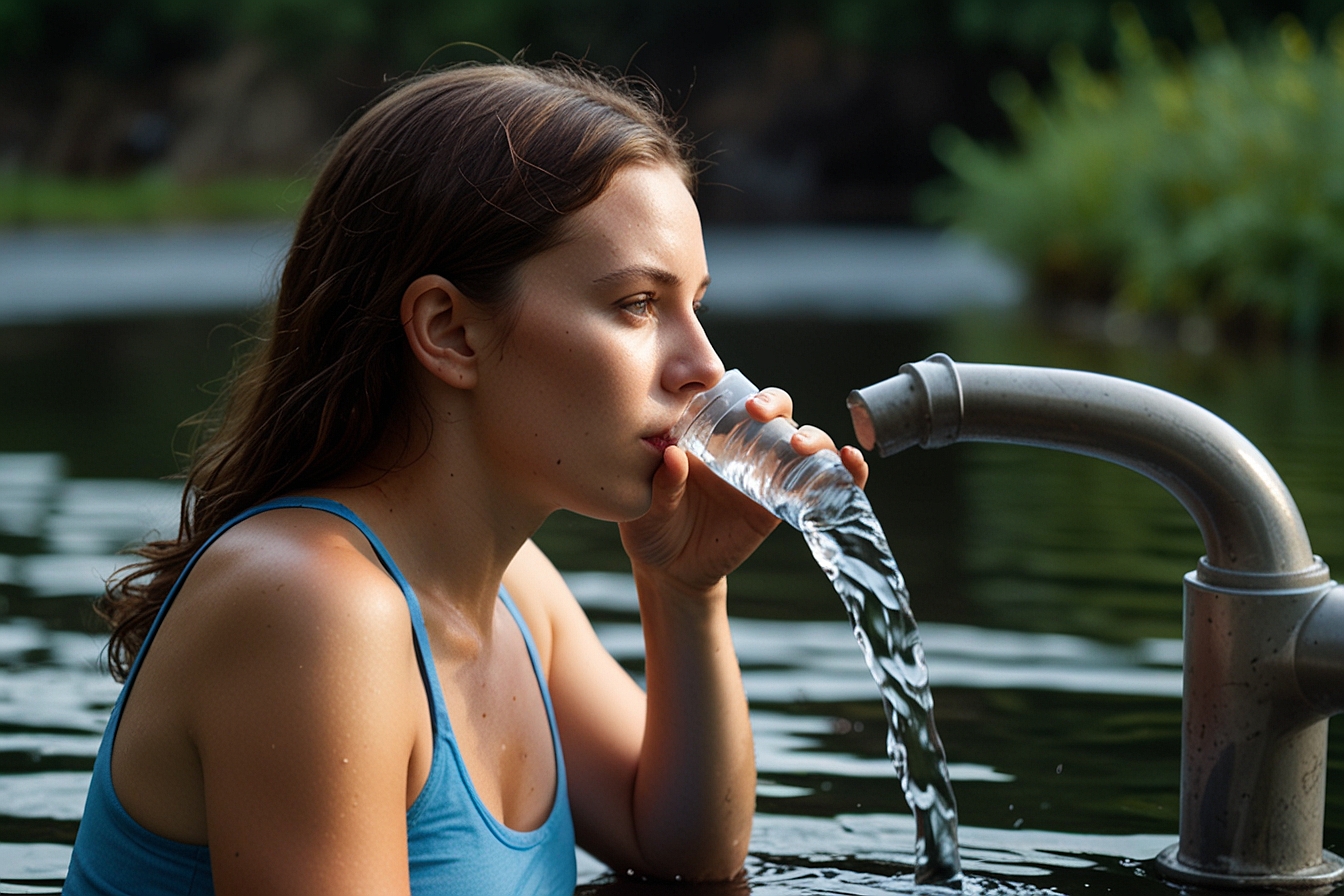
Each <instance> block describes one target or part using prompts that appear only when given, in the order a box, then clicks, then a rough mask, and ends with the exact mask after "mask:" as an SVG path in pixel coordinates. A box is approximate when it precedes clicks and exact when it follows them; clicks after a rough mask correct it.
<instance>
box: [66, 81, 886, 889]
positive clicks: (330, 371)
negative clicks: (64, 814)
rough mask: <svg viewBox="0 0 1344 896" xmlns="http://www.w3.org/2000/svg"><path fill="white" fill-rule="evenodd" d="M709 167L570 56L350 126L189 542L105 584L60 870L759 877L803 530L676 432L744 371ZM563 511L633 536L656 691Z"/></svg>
mask: <svg viewBox="0 0 1344 896" xmlns="http://www.w3.org/2000/svg"><path fill="white" fill-rule="evenodd" d="M693 183H694V172H693V169H692V167H691V163H690V162H689V154H688V151H687V148H686V146H685V145H683V143H682V142H681V141H680V140H679V139H678V136H677V134H676V132H675V130H673V129H672V128H671V127H669V125H668V123H667V121H666V120H665V119H664V118H663V117H662V115H661V114H660V113H659V112H658V111H657V107H656V106H655V104H653V103H652V102H650V101H647V100H646V99H645V98H643V97H641V95H640V94H638V93H636V92H634V91H632V90H630V89H629V88H627V87H625V86H622V85H620V84H619V83H614V82H610V81H607V80H603V79H601V78H598V77H596V76H593V75H590V74H588V73H585V72H580V71H575V70H573V69H566V68H560V67H555V68H551V67H543V68H537V67H526V66H520V65H490V66H475V67H464V68H457V69H453V70H450V71H447V72H443V73H439V74H435V75H431V76H429V77H425V78H422V79H419V80H416V81H413V82H411V83H409V84H407V85H405V86H403V87H401V88H400V89H398V90H396V91H395V92H393V93H392V94H391V95H390V96H388V97H387V98H385V99H384V100H382V101H381V102H380V103H378V104H377V105H376V106H374V107H373V108H372V109H371V110H370V111H369V112H367V113H366V114H365V115H364V116H363V117H362V118H361V119H360V120H359V121H358V122H357V123H356V124H355V125H354V126H353V127H352V128H351V129H350V131H349V132H348V133H347V134H346V135H345V136H344V137H343V139H342V140H341V141H340V143H339V144H338V145H337V147H336V148H335V150H334V153H333V155H332V157H331V159H330V161H329V162H328V163H327V165H326V167H325V169H324V170H323V172H322V174H321V177H320V178H319V179H318V182H317V185H316V187H315V188H314V191H313V194H312V197H311V198H310V199H309V201H308V205H307V207H306V208H305V210H304V213H303V216H302V219H301V221H300V223H299V227H298V230H297V233H296V235H295V239H294V244H293V248H292V249H291V251H290V254H289V257H288V259H287V262H286V265H285V269H284V274H283V277H282V280H281V284H280V290H279V296H278V300H277V304H276V308H275V317H274V322H273V325H272V328H271V332H270V333H269V335H268V336H267V338H266V339H265V341H264V343H263V344H262V346H261V348H260V350H259V351H258V353H257V354H256V355H255V357H254V358H253V359H252V360H251V362H250V363H249V364H248V365H247V366H246V367H245V369H244V370H243V371H242V373H241V374H240V375H239V376H238V377H237V380H236V382H235V383H234V384H233V387H232V390H231V394H230V398H229V400H228V404H227V407H226V409H225V411H224V414H223V416H222V420H221V422H220V424H219V426H218V427H217V429H216V430H215V432H214V433H213V435H212V436H211V437H210V438H209V439H208V440H207V441H206V442H205V444H204V446H203V447H202V448H201V449H200V450H199V451H198V453H197V455H196V457H195V459H194V462H193V465H192V467H191V469H190V472H189V475H188V481H187V497H186V498H185V499H184V502H183V514H182V522H181V530H180V534H179V536H178V537H177V538H176V539H172V540H167V541H159V542H155V543H152V544H150V545H148V546H147V547H146V548H145V549H144V550H143V552H142V553H143V555H144V557H145V558H146V560H145V562H144V563H143V564H141V565H140V566H139V567H137V568H135V569H134V570H132V572H131V574H130V576H129V577H128V578H126V579H124V580H123V581H122V582H120V583H119V585H117V586H116V587H114V588H113V589H112V591H111V593H110V596H109V599H108V601H107V613H108V615H109V617H110V619H111V622H112V624H113V635H112V642H111V647H110V659H111V663H112V667H113V670H114V672H115V673H117V674H118V675H119V676H120V677H122V678H124V680H125V682H126V686H125V688H124V690H123V693H122V696H121V699H120V700H119V701H118V703H117V705H116V707H115V708H114V710H113V713H112V716H111V720H110V722H109V724H108V728H107V733H106V735H105V737H104V740H103V746H102V749H101V750H100V752H99V755H98V759H97V763H96V765H95V769H94V775H93V784H92V787H91V789H90V793H89V800H88V805H87V809H86V812H85V815H84V819H83V822H82V824H81V827H80V831H79V836H78V839H77V841H76V844H75V850H74V856H73V859H72V861H71V866H70V875H69V878H68V880H67V882H66V891H65V892H66V893H68V894H72V896H80V894H89V893H98V894H103V893H116V894H122V893H135V894H151V896H153V894H160V893H165V894H166V893H174V894H185V893H192V894H195V893H211V892H218V893H230V894H271V893H274V894H286V896H300V894H308V893H311V894H325V896H330V894H343V893H374V894H406V893H415V894H417V896H420V894H429V893H454V894H459V893H460V894H476V893H495V892H498V893H511V894H523V893H528V894H531V893H542V894H549V893H570V892H572V890H573V888H574V884H575V879H574V878H575V871H574V850H573V847H574V844H575V841H576V839H577V842H578V843H579V844H580V845H582V846H583V847H585V848H586V849H588V850H589V851H590V852H592V853H593V854H594V855H596V856H597V857H599V858H601V859H602V860H603V861H605V862H607V863H608V864H610V865H611V866H612V867H613V868H615V869H619V870H625V869H632V870H634V871H637V872H640V873H643V874H649V875H655V876H660V877H669V878H670V877H674V876H681V877H683V878H687V879H711V878H729V877H732V876H733V875H735V874H737V873H738V872H739V870H740V868H741V866H742V861H743V858H744V857H745V855H746V850H747V842H748V837H749V834H750V828H751V816H752V809H753V802H754V790H755V773H754V768H753V761H752V745H751V732H750V728H749V726H748V722H747V706H746V700H745V697H744V695H743V692H742V685H741V679H740V675H739V671H738V668H737V662H736V658H735V656H734V654H733V648H732V643H731V640H730V638H729V632H728V620H727V615H726V610H725V600H726V586H725V576H726V575H727V574H728V572H729V571H731V570H732V569H733V568H735V567H736V566H737V565H738V564H739V563H741V562H742V560H743V559H744V558H745V557H747V556H748V555H749V554H750V553H751V552H752V551H753V550H754V549H755V548H756V546H757V545H758V544H759V543H760V541H761V540H762V539H763V538H764V537H765V535H766V534H768V533H769V531H770V530H771V529H772V528H773V526H774V525H775V523H776V520H775V519H774V517H772V516H770V515H769V514H768V513H766V512H765V511H763V510H761V509H760V508H758V507H756V506H755V505H753V504H751V503H750V502H749V501H748V500H747V499H746V498H744V497H742V496H741V495H739V494H738V493H736V492H735V491H733V490H732V489H731V488H729V487H728V486H726V485H725V484H723V483H722V482H721V481H719V480H718V479H716V478H715V477H714V476H713V475H712V474H710V473H709V472H708V471H707V470H706V469H705V468H704V467H703V466H702V465H700V464H699V463H698V462H697V461H695V460H694V459H692V458H690V457H688V456H687V455H686V453H685V452H683V451H682V450H681V449H679V448H677V447H675V446H674V445H672V444H670V440H669V438H668V430H669V428H670V427H671V426H672V424H673V422H674V421H675V420H676V419H677V417H678V416H679V415H680V413H681V411H682V410H683V409H684V408H685V406H686V404H687V403H688V402H689V400H690V398H691V397H692V396H693V395H694V394H695V393H697V392H699V391H701V390H703V389H705V388H707V387H709V386H711V385H713V384H714V383H715V382H716V381H717V380H718V378H719V376H720V375H721V374H722V372H723V368H722V365H721V363H720V361H719V359H718V357H717V356H716V355H715V353H714V351H713V349H712V348H711V347H710V344H709V342H708V341H707V340H706V338H705V334H704V331H703V330H702V329H701V327H700V323H699V321H698V319H697V316H696V312H697V310H698V308H699V304H700V300H701V297H702V295H703V294H704V292H705V288H706V286H707V284H708V282H709V276H708V271H707V269H706V263H705V254H704V248H703V244H702V241H701V234H700V224H699V218H698V215H697V212H696V208H695V204H694V201H693V199H692V196H691V187H692V186H693ZM750 408H751V412H752V413H753V414H754V415H755V416H756V417H758V418H759V419H762V420H765V419H769V418H772V417H775V416H787V415H788V414H789V413H790V410H791V406H790V402H789V399H788V397H787V396H786V395H785V394H783V393H782V392H779V391H778V390H767V391H766V392H764V393H761V395H759V396H757V397H756V398H754V399H753V400H752V403H751V404H750ZM794 444H795V446H796V447H797V448H798V449H799V450H801V451H804V452H812V451H817V450H821V449H823V448H833V445H832V443H831V442H830V440H829V438H827V437H826V436H825V435H824V434H823V433H821V432H819V431H817V430H815V429H811V428H807V427H804V428H803V429H802V430H801V431H800V433H799V435H797V436H795V439H794ZM842 456H843V457H844V459H845V462H846V465H847V466H848V467H849V469H850V470H851V471H852V472H853V473H854V475H855V476H856V478H858V479H859V480H860V481H862V480H863V479H865V478H866V475H867V469H866V466H865V465H864V462H863V459H862V457H861V456H860V455H859V453H858V452H857V451H856V450H854V449H852V448H847V449H845V450H844V451H843V452H842ZM558 508H567V509H569V510H573V511H577V512H579V513H583V514H587V515H589V516H593V517H597V518H601V519H607V520H615V521H618V522H620V526H621V529H620V531H621V538H622V541H623V544H624V546H625V548H626V550H627V552H628V553H629V555H630V561H631V566H632V568H633V571H634V577H635V582H636V585H637V587H638V591H639V600H640V613H641V618H642V622H643V627H644V635H645V642H646V652H647V666H646V669H647V675H646V684H647V696H646V694H645V692H644V691H642V690H641V689H640V688H639V687H638V686H637V685H636V684H635V683H634V682H633V681H632V680H631V679H630V677H629V676H628V675H626V673H625V672H624V671H623V670H622V669H621V668H620V667H619V666H618V665H617V664H616V662H615V661H614V660H613V659H612V658H611V656H610V655H609V654H607V653H606V651H605V650H604V649H603V648H602V646H601V644H600V643H599V642H598V640H597V638H596V636H595V635H594V633H593V629H592V627H591V626H590V625H589V623H588V621H587V619H586V618H585V616H584V614H583V612H582V610H581V609H580V608H579V606H578V605H577V603H576V602H575V600H574V598H573V596H572V595H571V594H570V593H569V591H568V589H567V588H566V587H565V583H564V581H563V580H562V579H561V577H560V576H559V574H558V573H557V572H556V570H555V568H554V567H553V566H551V564H550V563H549V562H548V561H547V559H546V558H545V557H544V556H543V555H542V553H541V552H540V551H539V550H538V549H537V548H536V547H535V546H534V545H533V544H532V543H531V542H530V541H529V540H528V539H529V536H530V535H531V534H532V533H533V532H534V531H535V530H536V529H537V527H538V526H540V525H541V523H542V521H543V520H545V518H546V517H547V515H549V514H550V513H551V512H552V511H554V510H556V509H558Z"/></svg>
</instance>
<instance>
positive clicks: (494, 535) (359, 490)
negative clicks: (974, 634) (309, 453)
mask: <svg viewBox="0 0 1344 896" xmlns="http://www.w3.org/2000/svg"><path fill="white" fill-rule="evenodd" d="M416 430H418V431H420V432H421V433H422V435H421V436H420V437H418V438H406V437H405V433H406V429H405V428H403V427H394V428H392V429H390V430H389V433H388V435H387V436H386V437H385V438H384V439H383V442H382V444H381V445H380V447H379V448H378V450H376V451H375V452H374V453H373V454H372V455H371V456H370V457H369V458H368V459H367V460H366V461H365V462H364V463H362V464H361V465H360V466H359V467H357V468H356V469H354V470H352V471H350V472H349V473H347V474H345V475H344V476H342V477H340V478H339V479H337V480H336V481H334V482H333V483H331V484H330V485H328V486H327V487H324V488H321V489H318V490H317V492H318V493H320V494H322V495H324V496H326V497H330V498H333V499H335V500H338V501H341V502H342V503H344V504H346V505H347V506H349V507H350V508H351V510H353V511H354V512H355V513H357V514H358V515H359V516H360V518H361V519H363V520H364V521H365V522H366V523H368V524H369V526H371V527H372V528H373V530H374V531H375V532H376V533H377V534H378V537H379V538H380V539H382V541H383V543H384V544H385V545H386V546H387V549H388V551H390V552H391V554H392V556H393V558H394V559H395V560H396V562H397V565H398V567H400V569H401V571H402V574H403V575H405V576H406V579H407V581H408V582H410V584H411V587H412V588H413V589H414V590H415V593H416V596H417V597H418V598H419V599H420V602H421V605H422V607H424V609H425V610H426V612H427V613H432V612H434V611H443V612H449V613H451V614H452V615H455V616H460V617H461V618H463V619H464V620H465V621H467V622H468V623H469V624H471V625H472V626H473V627H476V628H477V629H478V630H479V631H481V632H482V633H488V632H489V630H490V626H491V620H492V618H493V613H494V607H495V598H496V595H497V594H498V591H499V586H500V581H501V580H502V578H503V576H504V571H505V569H506V568H507V567H508V565H509V564H510V563H511V562H512V561H513V558H514V555H516V554H517V553H518V550H519V549H520V548H521V547H522V546H523V543H524V542H525V541H526V540H527V539H528V538H530V537H531V535H532V533H533V532H535V531H536V530H537V528H538V527H539V526H540V525H541V523H542V522H543V521H544V520H545V518H546V516H547V515H548V514H549V512H550V508H544V507H536V506H531V505H530V504H528V503H527V502H525V501H524V500H522V499H521V498H520V497H519V496H517V495H514V494H511V493H510V490H509V489H507V488H505V487H503V486H502V485H501V484H500V483H497V482H495V477H494V476H492V471H491V469H490V466H489V464H488V463H486V462H485V458H482V457H481V455H480V452H479V451H477V450H475V446H473V445H472V444H471V442H470V439H469V438H467V434H468V432H469V430H470V427H465V426H455V425H452V422H451V421H446V420H435V421H434V425H433V426H430V427H425V426H418V427H416ZM424 430H428V432H427V433H426V432H424Z"/></svg>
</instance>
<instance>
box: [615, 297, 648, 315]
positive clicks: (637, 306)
mask: <svg viewBox="0 0 1344 896" xmlns="http://www.w3.org/2000/svg"><path fill="white" fill-rule="evenodd" d="M655 301H656V300H655V299H654V298H653V296H651V295H647V294H645V295H643V296H641V297H640V298H638V299H634V300H632V301H629V302H626V303H625V304H624V305H622V306H621V309H622V310H624V311H628V312H630V313H631V314H633V315H635V316H636V317H648V316H649V314H650V312H652V311H653V305H654V302H655Z"/></svg>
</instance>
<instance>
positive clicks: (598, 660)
mask: <svg viewBox="0 0 1344 896" xmlns="http://www.w3.org/2000/svg"><path fill="white" fill-rule="evenodd" d="M504 581H505V584H506V586H507V587H508V589H509V593H510V594H511V595H513V597H514V600H515V603H517V604H518V606H519V610H520V612H522V613H523V616H524V618H525V619H527V621H528V627H529V628H530V629H532V631H533V633H534V635H538V637H537V641H538V642H539V643H538V650H539V652H540V653H542V658H543V667H544V668H545V670H546V677H547V686H548V687H549V689H550V692H551V701H552V703H553V704H554V706H555V717H556V723H557V725H558V726H559V729H560V739H561V742H562V746H563V748H564V751H565V772H566V775H567V776H568V779H569V782H568V783H569V798H570V805H571V807H572V810H573V814H574V828H575V835H576V837H577V838H578V841H579V845H580V846H582V847H584V848H585V849H587V850H588V851H589V852H591V853H593V854H594V855H596V856H597V857H598V858H600V859H602V860H603V861H605V862H607V863H608V864H610V865H612V866H613V867H634V866H638V865H639V864H640V862H639V848H638V844H637V840H636V837H635V826H634V814H633V811H634V810H633V805H634V804H633V797H634V782H635V776H636V773H637V771H638V769H639V757H640V750H641V747H642V744H643V740H644V717H645V698H644V692H643V690H641V689H640V687H639V685H637V684H636V683H635V682H634V680H633V679H632V678H631V677H630V676H629V674H627V673H626V671H625V670H624V669H622V668H621V666H620V664H619V663H617V662H616V660H615V659H613V658H612V656H611V654H610V653H608V652H607V650H606V648H605V647H603V646H602V643H601V641H599V640H598V638H597V634H596V633H595V632H594V631H593V626H592V624H591V623H590V622H589V621H588V617H587V615H586V614H585V613H584V612H583V609H582V608H581V607H580V606H579V604H578V601H576V600H575V599H574V595H573V594H572V593H570V590H569V587H568V586H567V585H566V584H565V580H564V579H563V578H562V577H561V576H560V573H559V572H557V571H556V569H555V567H554V566H553V565H552V564H551V562H550V560H548V559H547V558H546V556H545V555H544V554H543V553H542V552H541V550H540V549H539V548H538V547H537V546H536V545H535V544H533V543H532V542H531V541H529V542H527V543H526V544H525V545H524V546H523V549H522V550H521V551H519V553H518V556H517V558H515V560H514V562H513V564H512V565H511V566H510V567H509V571H508V573H507V574H506V575H505V578H504ZM538 629H541V632H538ZM543 638H544V639H546V640H548V641H549V644H547V645H546V646H547V647H548V648H549V649H548V650H543V649H542V644H541V642H542V640H543Z"/></svg>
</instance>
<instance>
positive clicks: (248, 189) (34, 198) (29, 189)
mask: <svg viewBox="0 0 1344 896" xmlns="http://www.w3.org/2000/svg"><path fill="white" fill-rule="evenodd" d="M311 189H312V182H311V181H309V180H307V179H302V178H275V177H231V178H221V179H219V180H212V181H206V182H202V183H181V182H178V181H176V180H173V179H172V178H170V177H167V176H165V175H162V174H157V173H151V174H142V175H138V176H134V177H127V178H121V179H101V178H100V179H81V178H69V177H58V176H52V175H40V174H28V173H0V227H53V226H99V225H102V226H107V225H118V224H161V223H180V222H218V221H248V220H276V219H292V218H296V217H297V216H298V213H299V210H300V209H301V208H302V206H303V201H304V200H305V199H306V198H307V197H308V193H309V191H310V190H311Z"/></svg>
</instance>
